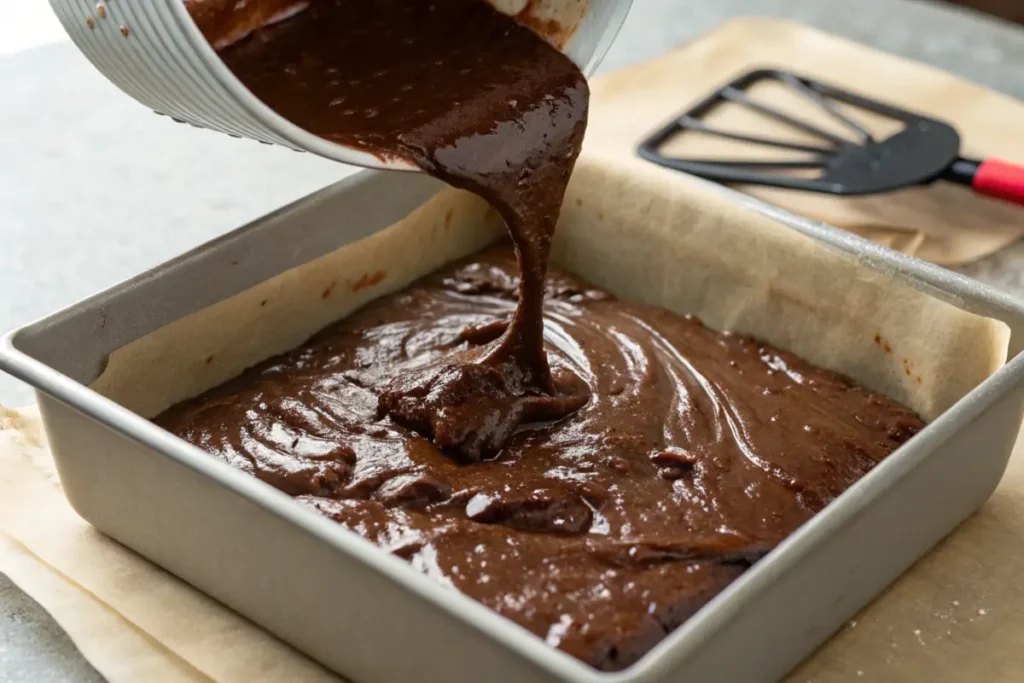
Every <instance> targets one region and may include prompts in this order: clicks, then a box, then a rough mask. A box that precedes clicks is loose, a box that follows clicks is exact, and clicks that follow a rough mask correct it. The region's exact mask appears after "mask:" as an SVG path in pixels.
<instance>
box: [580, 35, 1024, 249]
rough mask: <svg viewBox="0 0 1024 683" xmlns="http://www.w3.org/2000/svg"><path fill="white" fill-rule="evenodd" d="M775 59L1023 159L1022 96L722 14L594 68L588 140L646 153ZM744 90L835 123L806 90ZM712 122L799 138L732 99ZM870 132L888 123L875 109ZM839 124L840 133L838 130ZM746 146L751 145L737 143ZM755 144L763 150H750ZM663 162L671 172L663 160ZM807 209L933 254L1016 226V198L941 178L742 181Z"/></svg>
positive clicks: (769, 197)
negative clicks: (849, 185)
mask: <svg viewBox="0 0 1024 683" xmlns="http://www.w3.org/2000/svg"><path fill="white" fill-rule="evenodd" d="M759 67H776V68H782V69H786V70H789V71H793V72H796V73H799V74H802V75H806V76H809V77H811V78H815V79H818V80H821V81H825V82H827V83H834V84H835V85H837V86H839V87H841V88H844V89H848V90H851V91H853V92H856V93H859V94H862V95H865V96H867V97H871V98H875V99H880V100H885V101H888V102H891V103H893V104H895V105H896V106H898V107H901V108H904V109H908V110H911V111H917V112H921V113H922V114H926V115H931V116H934V117H936V118H940V119H943V120H945V121H948V122H949V123H952V124H953V125H955V126H956V127H957V128H958V129H959V130H960V132H961V134H962V136H963V141H964V144H963V150H962V152H963V153H964V154H965V155H970V156H973V157H978V158H984V157H988V156H999V157H1001V158H1004V159H1007V160H1010V161H1017V162H1021V163H1024V102H1020V101H1018V100H1016V99H1014V98H1011V97H1008V96H1006V95H1002V94H999V93H996V92H993V91H990V90H987V89H985V88H982V87H981V86H978V85H974V84H972V83H968V82H966V81H963V80H960V79H958V78H956V77H954V76H952V75H950V74H948V73H945V72H943V71H940V70H939V69H936V68H933V67H930V66H926V65H923V64H919V63H917V62H913V61H910V60H906V59H903V58H900V57H896V56H893V55H889V54H886V53H883V52H879V51H877V50H874V49H872V48H869V47H865V46H863V45H859V44H857V43H853V42H850V41H847V40H843V39H841V38H836V37H834V36H831V35H828V34H825V33H821V32H820V31H817V30H814V29H811V28H808V27H806V26H802V25H799V24H793V23H788V22H782V21H775V20H767V19H742V20H737V21H733V22H730V23H728V24H725V25H724V26H722V27H721V28H719V29H718V30H716V31H714V32H712V33H709V34H707V35H705V36H704V37H702V38H700V39H698V40H696V41H695V42H692V43H690V44H688V45H686V46H684V47H681V48H679V49H678V50H676V51H674V52H671V53H669V54H668V55H666V56H664V57H662V58H659V59H657V60H654V61H651V62H645V63H643V64H639V65H637V66H634V67H631V68H628V69H624V70H621V71H616V72H614V73H610V74H607V75H605V76H602V77H600V78H598V79H595V81H594V83H593V85H592V90H593V106H592V109H591V121H590V128H589V130H588V133H587V143H586V150H587V152H588V153H590V154H598V155H603V156H608V157H611V158H613V159H614V160H615V161H616V162H617V163H626V164H631V163H634V164H635V163H639V164H646V163H648V162H645V161H642V160H640V159H639V158H637V156H636V152H635V150H636V147H637V145H638V143H639V142H640V141H641V140H642V139H643V138H644V137H645V136H646V135H648V134H649V133H650V132H651V131H653V130H655V129H656V128H659V127H660V126H661V125H663V124H664V123H666V122H667V121H669V120H671V119H672V118H674V117H675V116H677V115H678V114H680V113H681V112H683V111H684V110H686V109H688V108H689V107H690V106H692V105H693V104H695V103H696V102H697V101H699V100H700V99H702V98H703V97H704V96H706V95H707V94H709V93H711V92H712V91H714V90H715V89H717V88H718V87H720V86H721V85H724V84H725V83H727V82H729V81H730V80H732V79H733V78H735V77H736V76H738V75H740V74H742V73H745V72H747V71H750V70H752V69H754V68H759ZM751 93H752V94H753V95H754V96H756V97H758V98H760V99H762V100H763V101H765V102H768V103H771V104H775V105H776V106H779V107H782V108H784V109H785V110H786V111H787V112H789V113H793V114H797V115H800V116H805V117H809V119H810V120H811V121H813V122H815V123H816V124H818V125H820V126H822V127H826V128H828V129H830V130H835V131H836V132H840V133H842V132H843V129H842V128H837V127H836V126H837V125H838V124H836V123H835V121H832V120H830V119H829V118H828V117H827V116H825V115H823V114H822V113H821V112H820V111H817V110H816V108H815V107H814V106H813V105H812V104H810V103H809V102H807V101H804V100H801V99H800V98H799V97H798V96H795V95H792V94H789V95H788V96H787V95H786V91H784V89H783V88H781V87H778V86H776V87H775V88H774V89H773V88H772V87H771V86H770V85H768V84H765V86H764V87H763V88H760V89H758V88H755V89H754V90H752V91H751ZM720 114H721V117H720V119H719V120H718V121H716V125H718V126H719V127H723V126H727V127H730V128H740V129H743V130H745V131H749V132H755V131H756V132H760V133H762V134H767V135H769V136H776V137H781V138H786V139H792V140H795V141H813V139H807V138H801V136H800V135H799V134H795V133H794V131H792V130H791V129H789V128H787V127H785V126H783V125H782V124H778V123H773V122H772V121H770V120H767V119H764V118H763V117H760V116H758V115H756V114H753V113H750V112H747V111H745V110H742V109H740V108H739V107H738V106H736V107H733V108H729V109H725V110H723V111H722V112H720ZM860 122H861V123H862V124H864V125H865V126H866V127H867V128H869V129H872V132H875V133H882V134H884V133H885V132H886V131H889V132H892V130H893V128H892V126H891V123H889V122H885V121H883V120H881V119H878V118H874V117H861V119H860ZM847 135H848V133H847ZM735 145H736V143H732V142H730V141H728V140H722V139H718V138H711V137H710V136H701V135H700V134H687V135H686V136H685V137H680V138H679V141H678V144H674V145H673V146H670V147H668V148H667V150H668V151H675V152H677V153H687V154H699V155H700V156H704V157H714V156H716V155H719V154H720V155H722V156H737V154H738V153H740V152H742V151H743V150H739V151H738V150H737V148H736V147H735ZM745 149H747V150H749V147H745ZM758 151H760V152H761V153H762V154H763V150H758ZM665 172H666V173H674V171H669V170H666V171H665ZM739 189H742V190H743V191H745V192H748V193H749V194H751V195H754V196H757V197H759V198H761V199H764V200H766V201H769V202H771V203H773V204H776V205H778V206H781V207H784V208H787V209H790V210H792V211H794V212H796V213H799V214H802V215H805V216H807V217H809V218H814V219H816V220H822V221H825V222H828V223H831V224H833V225H837V226H840V227H844V228H846V229H848V230H851V231H853V232H856V233H858V234H860V235H862V236H864V237H867V238H869V239H873V240H875V241H877V242H881V243H883V244H886V245H888V246H891V247H893V248H895V249H899V250H900V251H903V252H905V253H909V254H913V255H916V256H918V257H921V258H924V259H926V260H929V261H932V262H935V263H939V264H942V265H948V266H952V265H960V264H964V263H968V262H971V261H976V260H978V259H980V258H983V257H985V256H987V255H989V254H991V253H993V252H995V251H997V250H999V249H1001V248H1002V247H1004V246H1006V245H1008V244H1010V243H1011V242H1013V241H1015V240H1016V239H1018V238H1019V237H1020V236H1021V235H1022V234H1024V209H1022V208H1020V207H1016V206H1013V205H1010V204H1006V203H1003V202H1000V201H998V200H994V199H987V198H984V197H978V196H976V195H974V194H973V193H972V192H971V190H970V189H968V188H965V187H961V186H957V185H953V184H950V183H945V182H939V183H935V184H934V185H932V186H930V187H924V188H913V189H909V190H902V191H898V192H894V193H890V194H886V195H879V196H872V197H855V198H846V197H833V196H827V195H817V194H812V193H807V192H798V191H792V190H779V189H769V188H752V187H740V188H739Z"/></svg>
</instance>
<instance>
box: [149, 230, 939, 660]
mask: <svg viewBox="0 0 1024 683" xmlns="http://www.w3.org/2000/svg"><path fill="white" fill-rule="evenodd" d="M519 287H520V283H519V278H518V274H517V267H516V263H515V261H514V259H513V257H512V254H511V252H510V250H509V249H508V248H507V247H499V248H494V249H491V250H488V251H486V252H484V253H482V254H479V255H477V256H476V257H473V258H471V259H469V260H467V261H464V262H462V263H459V264H455V265H453V266H451V267H449V268H447V269H445V270H443V271H440V272H438V273H436V274H433V275H431V276H429V277H427V278H425V279H424V280H422V281H420V282H419V283H417V284H415V285H414V286H412V287H410V288H409V289H407V290H405V291H403V292H400V293H397V294H395V295H391V296H388V297H385V298H383V299H380V300H378V301H375V302H373V303H371V304H370V305H368V306H366V307H365V308H363V309H362V310H360V311H358V312H356V313H355V314H353V315H351V316H350V317H349V318H347V319H345V320H343V321H341V322H339V323H336V324H334V325H332V326H331V327H329V328H327V329H325V330H323V331H322V332H320V333H319V334H318V335H317V336H316V337H314V338H313V339H312V340H311V341H309V342H308V343H307V344H305V345H304V346H302V347H300V348H298V349H296V350H294V351H292V352H290V353H288V354H285V355H283V356H280V357H277V358H273V359H271V360H269V361H267V362H265V363H263V364H261V365H259V366H257V367H255V368H252V369H251V370H249V371H247V372H246V373H245V374H243V375H242V376H241V377H239V378H237V379H235V380H233V381H231V382H229V383H227V384H225V385H224V386H222V387H220V388H217V389H214V390H213V391H211V392H210V393H208V394H206V395H204V396H201V397H199V398H197V399H194V400H192V401H188V402H186V403H184V404H181V405H179V406H176V407H174V408H172V409H171V410H170V411H168V412H167V413H165V414H164V415H162V416H160V417H159V418H157V423H158V424H160V425H162V426H163V427H165V428H167V429H168V430H170V431H171V432H173V433H175V434H177V435H179V436H181V437H182V438H184V439H186V440H188V441H190V442H192V443H194V444H196V445H197V446H199V447H200V448H202V449H204V450H206V451H208V452H210V453H212V454H214V455H215V456H216V457H218V458H220V459H222V460H224V461H225V462H227V463H229V464H231V465H234V466H236V467H238V468H241V469H242V470H244V471H246V472H249V473H251V474H253V475H255V476H256V477H258V478H260V479H262V480H263V481H266V482H268V483H270V484H272V485H273V486H276V487H277V488H279V489H281V490H283V491H285V492H287V493H289V494H291V495H293V496H296V497H298V499H299V500H300V501H302V502H303V503H304V504H306V505H308V506H310V507H311V508H313V509H314V510H317V511H318V512H320V513H322V514H324V515H327V516H328V517H331V518H332V519H334V520H337V521H338V522H339V523H340V524H342V525H344V526H345V527H347V528H349V529H351V530H352V531H354V532H356V533H358V534H360V535H361V536H364V537H365V538H367V539H369V540H371V541H373V542H374V543H376V544H378V545H379V546H380V547H382V548H384V549H385V550H387V551H389V552H392V553H394V554H396V555H398V556H400V557H402V558H405V559H407V560H408V561H409V562H411V563H412V565H413V566H414V567H416V568H417V569H419V570H420V571H422V572H423V573H425V574H426V575H428V576H430V577H431V578H433V579H434V580H436V581H438V582H440V583H443V584H445V585H449V586H453V587H455V588H457V589H458V590H461V591H462V592H464V593H466V594H467V595H469V596H471V597H473V598H474V599H476V600H478V601H480V602H482V603H483V604H485V605H487V606H488V607H490V608H491V609H493V610H494V611H496V612H498V613H499V614H502V615H504V616H506V617H508V618H509V619H512V620H513V621H516V622H518V623H519V624H521V625H522V626H524V627H526V628H527V629H529V630H531V631H533V632H534V633H536V634H537V635H539V636H540V637H542V638H544V639H546V640H547V642H548V643H550V644H551V645H553V646H555V647H559V648H561V649H563V650H564V651H566V652H568V653H570V654H572V655H574V656H576V657H578V658H580V659H581V660H583V661H585V662H587V663H589V664H592V665H593V666H595V667H598V668H601V669H620V668H622V667H625V666H627V665H629V664H630V663H632V662H633V661H635V660H636V659H637V658H638V657H640V656H641V655H642V654H644V653H645V652H646V651H647V650H649V649H650V648H651V647H652V646H653V645H654V644H656V643H657V642H658V641H659V640H661V639H662V638H663V637H664V636H665V635H666V633H668V632H669V631H671V630H672V629H673V628H675V627H676V626H678V625H679V624H680V623H682V622H683V621H684V620H685V619H687V618H688V617H689V616H690V615H691V614H692V613H693V612H694V611H695V610H697V609H698V608H699V607H700V606H701V605H703V604H704V603H706V602H707V601H708V600H709V599H710V598H712V597H713V596H714V595H715V594H716V593H718V592H719V591H721V590H722V589H723V588H724V587H725V586H726V585H728V584H729V582H731V581H732V580H733V579H735V578H736V577H738V576H739V575H740V574H741V573H742V572H743V571H744V570H745V569H746V568H747V567H749V566H750V565H751V563H753V562H755V561H756V560H757V559H758V558H760V557H761V556H762V555H763V554H764V553H766V552H767V551H768V550H770V549H771V548H772V547H774V546H775V545H776V544H778V543H779V542H780V541H782V540H783V539H784V538H785V537H786V536H788V535H789V534H790V533H792V532H793V531H794V530H795V529H796V528H797V527H799V526H800V525H801V524H803V523H804V522H805V521H807V520H808V519H810V517H811V516H812V515H814V514H815V513H816V512H818V511H819V510H821V509H822V508H823V507H824V506H825V505H826V504H827V503H828V502H829V501H831V500H832V499H833V498H835V497H836V496H838V495H839V494H840V493H842V491H843V490H844V489H846V488H847V487H849V486H850V485H851V484H853V483H854V482H856V481H857V480H858V479H859V478H860V477H861V476H863V475H864V474H865V473H867V472H868V471H869V470H870V469H871V468H872V467H874V466H875V465H876V464H877V463H878V462H879V461H881V460H882V459H883V458H885V457H886V456H887V455H889V454H890V453H891V452H892V451H893V450H894V449H896V448H897V447H898V446H899V445H900V444H902V443H903V442H904V441H906V440H907V439H908V438H910V437H911V436H912V435H913V434H914V433H916V432H917V431H918V430H919V429H921V427H922V426H923V425H922V422H921V421H920V420H919V419H918V418H917V417H916V416H915V415H913V414H912V413H911V412H910V411H908V410H906V409H904V408H902V407H900V406H898V405H896V404H894V403H893V402H892V401H890V400H888V399H886V398H884V397H882V396H879V395H876V394H873V393H871V392H869V391H867V390H865V389H863V388H861V387H858V386H856V385H855V384H854V383H853V382H851V381H850V380H848V379H846V378H844V377H841V376H838V375H836V374H834V373H831V372H828V371H825V370H821V369H818V368H815V367H813V366H811V365H810V364H808V363H806V362H804V361H802V360H801V359H799V358H797V357H795V356H793V355H792V354H789V353H786V352H784V351H780V350H777V349H774V348H772V347H770V346H766V345H764V344H759V343H758V342H756V341H754V340H752V339H749V338H747V337H743V336H739V335H733V334H722V333H719V332H715V331H713V330H710V329H708V328H707V327H704V326H703V325H702V324H701V323H700V322H699V321H697V320H695V319H693V318H690V317H685V318H684V317H680V316H677V315H675V314H673V313H669V312H667V311H664V310H661V309H658V308H655V307H652V306H647V305H644V304H637V303H629V302H625V301H619V300H617V299H615V298H614V297H612V296H610V295H609V294H606V293H604V292H602V291H598V290H595V289H593V288H592V287H589V286H588V285H586V284H585V283H583V282H580V281H579V280H576V279H574V278H572V277H570V276H569V275H566V274H564V273H560V272H557V271H553V272H551V273H549V275H548V279H547V284H546V289H545V298H544V304H543V306H544V317H545V321H544V322H545V331H546V333H545V342H546V344H545V350H546V352H547V358H548V363H549V365H550V367H551V371H552V374H553V375H554V377H555V378H556V383H559V382H560V381H561V380H560V379H559V378H565V379H564V382H565V384H566V385H570V386H572V391H573V393H574V395H584V396H586V397H587V400H586V403H585V405H583V406H582V407H581V408H579V409H578V410H577V411H575V412H574V413H572V414H570V415H568V416H566V417H564V418H563V419H561V420H557V421H550V422H534V423H531V424H524V425H520V426H519V427H518V428H516V429H515V430H514V433H513V434H512V435H511V436H510V437H509V438H508V440H507V441H506V443H505V446H504V448H503V449H502V450H501V451H500V452H498V453H497V455H496V456H494V457H491V458H488V459H485V460H482V461H477V462H466V461H464V460H460V459H456V458H453V457H451V456H450V455H447V454H445V453H444V452H442V451H441V450H440V449H438V448H437V447H436V446H435V445H434V444H433V443H432V442H431V441H430V440H429V439H427V438H424V437H423V436H421V435H420V434H419V433H417V431H414V430H413V429H411V428H409V427H407V426H403V423H402V421H396V420H395V419H392V418H391V417H388V416H386V415H382V414H381V413H380V411H379V410H378V404H379V401H380V399H381V397H382V396H385V395H387V392H388V391H390V390H391V389H390V387H392V386H393V382H394V378H395V377H400V376H403V375H415V374H416V373H417V372H419V371H420V370H421V369H422V368H424V367H436V366H437V365H438V364H439V363H443V362H445V360H446V359H450V358H462V357H466V356H467V355H469V356H472V355H473V354H475V353H479V352H480V351H481V350H486V349H490V348H492V347H491V346H490V344H492V343H493V340H495V339H500V338H501V336H502V335H503V334H504V333H505V332H506V329H507V326H508V324H509V321H510V320H512V319H514V316H515V314H516V310H517V299H518V292H519Z"/></svg>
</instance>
